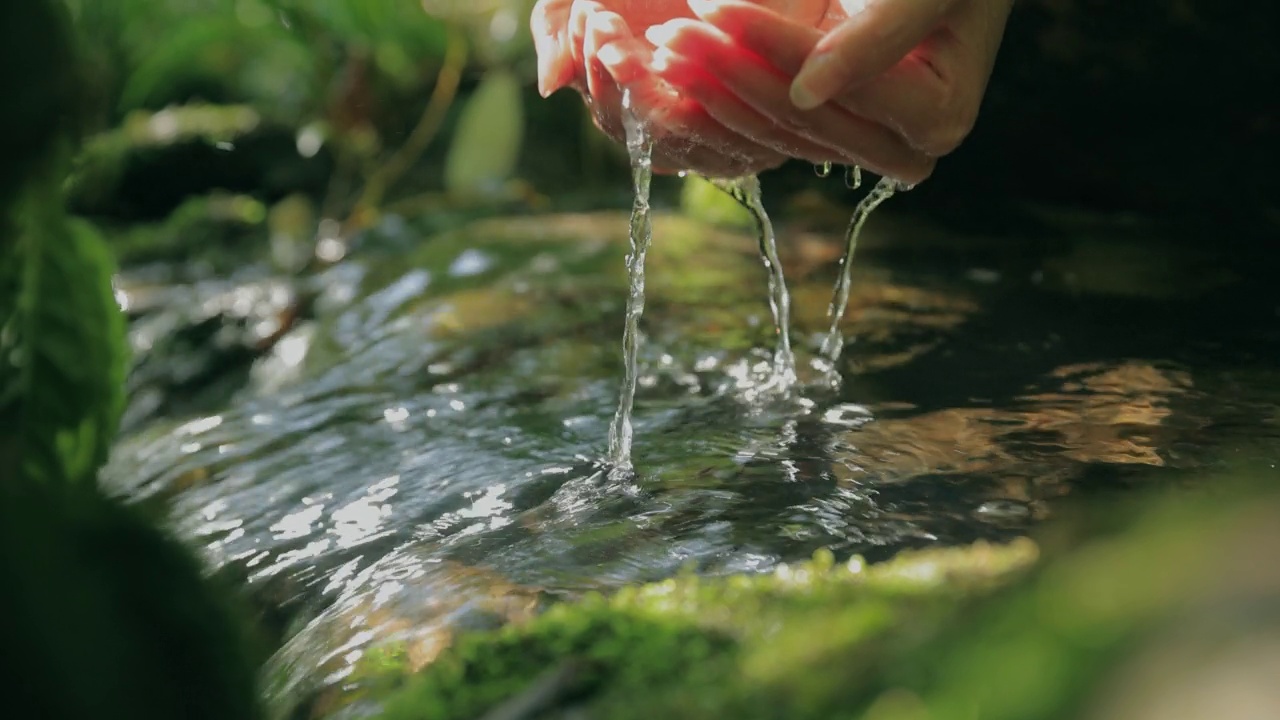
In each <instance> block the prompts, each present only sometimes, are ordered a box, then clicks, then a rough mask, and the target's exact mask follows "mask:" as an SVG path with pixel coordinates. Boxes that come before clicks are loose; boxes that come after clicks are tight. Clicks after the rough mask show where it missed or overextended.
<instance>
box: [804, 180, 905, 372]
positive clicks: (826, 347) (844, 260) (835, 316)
mask: <svg viewBox="0 0 1280 720" xmlns="http://www.w3.org/2000/svg"><path fill="white" fill-rule="evenodd" d="M850 172H851V174H853V175H852V177H853V178H855V179H856V183H854V182H850V183H849V184H850V186H851V187H853V186H855V185H861V184H862V173H861V171H860V170H858V169H857V168H853V169H851V170H850ZM902 189H904V188H903V186H902V185H901V183H899V182H897V181H896V180H891V179H889V178H880V181H879V182H877V183H876V186H875V187H873V188H871V192H869V193H867V196H866V197H865V198H863V199H862V201H861V202H859V203H858V205H857V207H855V208H854V210H853V217H851V218H850V219H849V228H848V230H846V231H845V240H844V254H843V255H841V256H840V275H839V276H838V278H837V279H836V287H835V291H834V292H833V293H832V296H831V309H830V312H829V313H828V314H829V317H830V318H831V327H830V329H828V330H827V336H826V337H825V338H823V340H822V350H821V351H820V354H821V356H822V358H823V359H825V360H827V361H830V362H831V363H835V362H836V361H837V360H839V359H840V353H841V352H842V351H843V350H844V335H843V333H841V332H840V323H842V322H843V321H844V314H845V311H846V310H848V308H849V288H850V283H851V282H852V278H853V254H854V252H855V251H856V250H857V249H858V237H859V236H860V235H861V234H862V226H863V225H865V224H866V222H867V218H869V217H871V213H872V212H874V211H875V209H876V208H878V207H880V205H881V203H883V202H884V201H885V200H888V199H889V198H891V197H893V195H894V193H896V192H898V191H899V190H902Z"/></svg>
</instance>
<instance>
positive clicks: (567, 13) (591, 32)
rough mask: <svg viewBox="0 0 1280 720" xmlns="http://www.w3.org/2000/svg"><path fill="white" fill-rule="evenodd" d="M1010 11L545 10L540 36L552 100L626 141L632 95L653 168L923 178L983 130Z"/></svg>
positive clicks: (813, 3)
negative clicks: (827, 166) (839, 171)
mask: <svg viewBox="0 0 1280 720" xmlns="http://www.w3.org/2000/svg"><path fill="white" fill-rule="evenodd" d="M1011 4H1012V0H755V1H754V2H744V1H742V0H540V2H539V3H538V4H537V7H536V8H535V11H534V15H533V23H532V26H533V33H534V38H535V41H536V42H537V49H538V59H539V82H540V89H541V90H542V92H543V94H544V95H545V94H549V93H550V92H553V91H555V90H556V89H558V88H559V87H563V86H566V85H567V86H572V87H574V88H575V89H577V90H578V91H579V92H581V93H583V95H584V96H585V97H586V98H587V99H588V103H589V104H590V105H591V108H592V114H593V117H594V119H595V122H596V124H597V125H598V126H599V127H600V128H601V129H602V130H603V131H604V132H606V133H607V134H609V135H610V136H612V137H613V138H615V139H617V140H620V141H621V140H623V139H624V133H623V129H622V122H621V112H622V111H621V99H622V93H623V91H624V90H627V91H629V92H630V94H631V97H632V100H633V104H634V106H635V109H636V110H637V111H638V112H639V114H640V115H641V116H642V117H643V118H644V119H646V120H647V121H648V123H649V126H650V128H651V132H652V134H653V135H654V139H655V145H654V164H655V169H658V170H660V171H661V170H664V169H665V170H667V171H673V170H683V169H688V170H693V171H696V172H700V173H702V174H706V175H711V176H736V175H743V174H748V173H752V172H759V171H761V170H764V169H767V168H770V167H774V166H776V165H779V164H781V163H782V162H784V161H785V160H786V159H787V158H789V157H794V158H802V159H805V160H808V161H811V162H814V163H825V162H833V163H841V164H851V165H853V164H856V165H861V166H863V167H865V168H867V169H869V170H871V171H873V172H876V173H878V174H880V175H885V176H889V177H892V178H895V179H897V180H900V181H903V182H906V183H916V182H919V181H921V180H923V179H924V178H925V177H927V176H928V175H929V173H930V172H932V169H933V166H934V163H935V160H936V158H938V157H940V156H942V155H945V154H947V153H948V152H950V151H951V150H953V149H954V148H955V147H956V146H957V145H958V144H959V143H960V141H961V140H962V139H963V138H964V136H965V135H966V134H967V133H968V131H969V129H970V128H971V127H972V125H973V122H974V121H975V119H976V116H977V110H978V106H979V105H980V102H981V98H982V95H983V92H984V91H985V87H986V81H987V78H988V77H989V75H990V72H991V66H992V64H993V62H994V58H995V54H996V50H997V49H998V46H999V43H1000V38H1001V36H1002V35H1003V29H1004V22H1005V19H1006V17H1007V15H1008V12H1009V8H1010V6H1011ZM642 37H643V38H644V39H641V38H642ZM646 41H647V42H646Z"/></svg>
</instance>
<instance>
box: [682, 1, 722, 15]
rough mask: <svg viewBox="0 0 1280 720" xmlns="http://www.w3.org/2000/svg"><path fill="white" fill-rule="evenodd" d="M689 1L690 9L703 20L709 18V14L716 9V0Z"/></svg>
mask: <svg viewBox="0 0 1280 720" xmlns="http://www.w3.org/2000/svg"><path fill="white" fill-rule="evenodd" d="M688 3H689V9H690V10H691V11H693V14H694V15H697V16H698V17H700V18H702V19H703V20H706V19H707V15H710V14H711V13H714V12H715V11H716V3H715V0H688Z"/></svg>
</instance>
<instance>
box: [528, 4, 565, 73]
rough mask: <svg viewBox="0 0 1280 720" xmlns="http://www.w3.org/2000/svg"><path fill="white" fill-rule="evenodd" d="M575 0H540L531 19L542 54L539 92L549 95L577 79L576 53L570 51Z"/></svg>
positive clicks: (539, 65)
mask: <svg viewBox="0 0 1280 720" xmlns="http://www.w3.org/2000/svg"><path fill="white" fill-rule="evenodd" d="M572 4H573V0H538V2H537V4H535V5H534V6H533V13H532V15H531V16H530V19H529V31H530V33H531V34H532V35H533V47H534V50H535V52H536V53H537V56H538V93H539V94H541V95H542V97H547V96H548V95H550V94H551V93H553V92H555V91H556V90H559V89H560V88H562V87H564V86H566V85H568V84H569V83H570V82H571V81H572V80H573V75H574V69H573V55H572V54H571V53H570V52H569V48H568V46H567V44H568V42H567V41H568V25H569V9H570V7H571V6H572Z"/></svg>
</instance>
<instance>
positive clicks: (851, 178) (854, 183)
mask: <svg viewBox="0 0 1280 720" xmlns="http://www.w3.org/2000/svg"><path fill="white" fill-rule="evenodd" d="M844 186H845V187H847V188H849V189H850V190H857V189H858V188H860V187H862V168H860V167H858V166H857V165H850V166H849V167H848V168H847V169H846V170H845V171H844Z"/></svg>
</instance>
